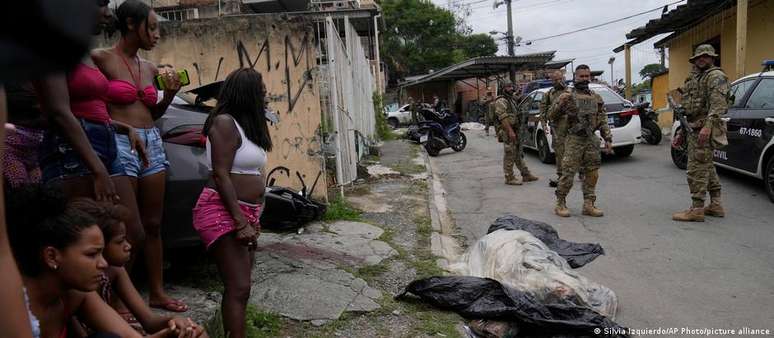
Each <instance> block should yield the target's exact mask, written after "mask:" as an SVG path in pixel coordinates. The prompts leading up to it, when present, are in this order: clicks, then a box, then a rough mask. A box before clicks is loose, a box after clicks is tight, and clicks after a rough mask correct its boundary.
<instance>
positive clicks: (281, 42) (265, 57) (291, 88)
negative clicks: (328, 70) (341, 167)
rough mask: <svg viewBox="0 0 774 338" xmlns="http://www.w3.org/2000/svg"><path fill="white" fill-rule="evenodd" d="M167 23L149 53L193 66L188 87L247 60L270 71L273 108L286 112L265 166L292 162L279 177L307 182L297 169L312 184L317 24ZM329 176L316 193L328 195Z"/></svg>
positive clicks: (289, 182) (316, 142)
mask: <svg viewBox="0 0 774 338" xmlns="http://www.w3.org/2000/svg"><path fill="white" fill-rule="evenodd" d="M161 28H162V32H161V34H162V35H161V41H160V43H159V44H158V45H157V46H156V48H154V49H153V50H152V51H150V52H148V53H145V54H144V55H143V56H144V57H146V58H147V59H148V60H150V61H151V62H154V63H157V64H160V63H168V64H171V65H174V66H175V67H176V68H178V69H181V68H185V69H187V70H188V74H189V76H190V78H191V85H189V86H188V87H185V88H184V90H187V89H192V88H195V87H198V86H200V85H205V84H208V83H212V82H214V81H219V80H223V79H225V78H226V76H227V75H228V74H229V73H231V72H232V71H233V70H235V69H238V68H240V67H252V68H253V69H255V70H257V71H258V72H260V73H261V74H262V75H263V81H264V83H265V84H266V89H267V101H268V103H269V107H270V108H271V109H272V110H273V111H275V112H277V113H278V115H279V118H280V122H279V123H278V124H276V125H274V126H270V127H269V131H270V132H271V138H272V141H273V143H274V149H273V151H272V152H270V153H269V158H268V163H267V166H266V172H267V173H268V172H269V171H270V170H272V169H273V168H275V167H277V166H285V167H288V168H289V169H290V170H291V177H290V178H287V177H285V176H284V175H275V176H276V177H277V184H279V185H283V186H289V187H293V188H300V187H301V184H300V183H299V181H298V179H297V178H296V176H295V174H296V171H298V172H300V173H301V174H302V176H303V177H304V180H305V181H306V182H307V186H311V185H312V182H313V181H314V179H315V177H317V174H318V173H319V172H320V171H321V170H322V166H321V161H320V156H319V155H318V154H319V152H320V147H321V144H320V139H319V136H318V129H319V127H320V120H321V114H320V93H319V87H318V85H317V82H316V78H317V76H318V75H317V71H316V51H315V48H314V45H313V43H312V41H313V40H312V39H313V33H312V32H311V31H310V29H311V27H310V26H309V25H308V24H306V23H304V22H303V21H301V20H299V19H294V18H290V19H277V18H273V17H271V16H249V17H248V16H244V17H224V18H220V19H217V18H216V19H203V20H193V21H184V22H171V21H170V22H165V23H164V24H162V26H161ZM325 179H326V176H325V174H323V175H322V176H321V180H320V182H319V183H318V185H317V187H316V188H315V191H314V194H315V196H324V195H325V193H326V192H325V190H326V189H325V187H326V182H325Z"/></svg>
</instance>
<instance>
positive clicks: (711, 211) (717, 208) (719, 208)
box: [704, 191, 726, 217]
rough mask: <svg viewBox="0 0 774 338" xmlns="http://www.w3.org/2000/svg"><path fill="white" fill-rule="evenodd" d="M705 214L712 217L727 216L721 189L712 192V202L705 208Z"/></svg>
mask: <svg viewBox="0 0 774 338" xmlns="http://www.w3.org/2000/svg"><path fill="white" fill-rule="evenodd" d="M704 215H706V216H712V217H725V216H726V211H725V210H723V205H721V204H720V191H718V192H714V191H713V192H710V204H709V206H708V207H706V208H704Z"/></svg>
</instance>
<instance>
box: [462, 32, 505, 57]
mask: <svg viewBox="0 0 774 338" xmlns="http://www.w3.org/2000/svg"><path fill="white" fill-rule="evenodd" d="M459 47H460V49H462V50H463V51H464V52H465V55H466V56H467V57H468V58H474V57H477V56H493V55H495V53H497V43H496V42H495V40H494V39H492V37H491V36H489V34H473V35H466V36H462V37H460V43H459Z"/></svg>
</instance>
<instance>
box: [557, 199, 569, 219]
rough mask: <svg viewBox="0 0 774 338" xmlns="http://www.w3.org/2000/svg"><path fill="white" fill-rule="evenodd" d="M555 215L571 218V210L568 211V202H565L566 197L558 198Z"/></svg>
mask: <svg viewBox="0 0 774 338" xmlns="http://www.w3.org/2000/svg"><path fill="white" fill-rule="evenodd" d="M554 213H555V214H557V215H559V216H561V217H570V209H567V201H565V198H564V197H557V198H556V207H555V208H554Z"/></svg>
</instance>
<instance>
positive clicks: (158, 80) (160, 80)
mask: <svg viewBox="0 0 774 338" xmlns="http://www.w3.org/2000/svg"><path fill="white" fill-rule="evenodd" d="M177 79H178V80H179V81H180V87H183V86H187V85H189V84H191V80H190V78H189V77H188V70H185V69H183V70H178V71H177ZM153 85H154V86H156V88H157V89H159V90H166V89H167V88H169V86H167V84H166V83H165V81H164V76H162V75H161V74H159V75H156V77H155V78H153Z"/></svg>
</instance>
